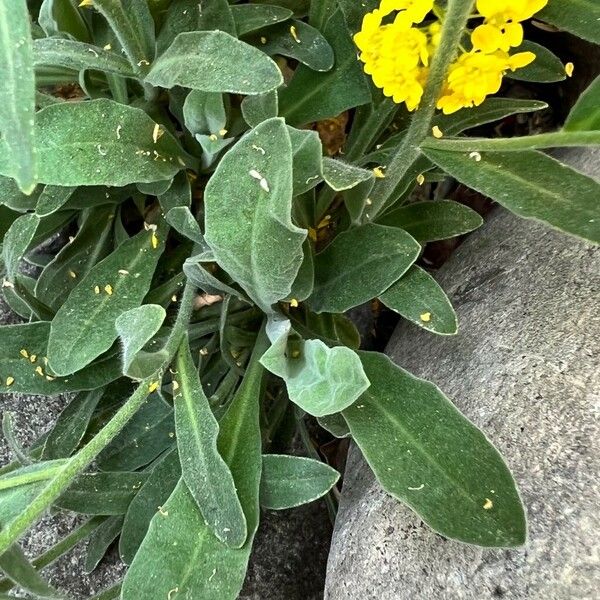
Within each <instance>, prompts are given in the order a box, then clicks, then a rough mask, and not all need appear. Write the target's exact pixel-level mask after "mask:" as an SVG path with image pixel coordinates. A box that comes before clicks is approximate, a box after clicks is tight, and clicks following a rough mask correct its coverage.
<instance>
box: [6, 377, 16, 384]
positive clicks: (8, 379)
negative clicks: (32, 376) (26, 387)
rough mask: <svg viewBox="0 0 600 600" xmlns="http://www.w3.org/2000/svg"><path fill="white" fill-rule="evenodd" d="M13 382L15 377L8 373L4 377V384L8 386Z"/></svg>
mask: <svg viewBox="0 0 600 600" xmlns="http://www.w3.org/2000/svg"><path fill="white" fill-rule="evenodd" d="M14 382H15V378H14V377H11V376H10V375H9V376H8V377H7V378H6V386H7V387H10V386H11V385H12V384H13V383H14Z"/></svg>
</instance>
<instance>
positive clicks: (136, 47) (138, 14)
mask: <svg viewBox="0 0 600 600" xmlns="http://www.w3.org/2000/svg"><path fill="white" fill-rule="evenodd" d="M94 8H95V9H96V10H97V11H98V12H99V13H101V14H102V16H103V17H104V18H105V19H106V20H107V22H108V24H109V25H110V27H111V29H112V30H113V32H114V33H115V35H116V36H117V39H118V40H119V44H121V47H122V48H123V52H124V53H125V55H126V56H127V58H128V59H129V62H130V64H131V66H132V67H133V69H134V70H135V71H136V72H145V71H146V70H147V67H148V65H150V63H151V62H152V60H153V59H154V54H155V48H156V45H155V34H154V19H153V18H152V14H151V12H150V9H149V8H148V1H147V0H94Z"/></svg>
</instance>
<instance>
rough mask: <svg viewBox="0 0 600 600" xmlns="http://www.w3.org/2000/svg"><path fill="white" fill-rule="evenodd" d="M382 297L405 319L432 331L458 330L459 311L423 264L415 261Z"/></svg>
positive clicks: (441, 332) (454, 331) (447, 332)
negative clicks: (422, 267)
mask: <svg viewBox="0 0 600 600" xmlns="http://www.w3.org/2000/svg"><path fill="white" fill-rule="evenodd" d="M379 299H380V300H381V302H383V304H385V305H386V306H387V307H388V308H391V309H392V310H393V311H395V312H397V313H398V314H400V315H402V316H403V317H404V318H405V319H408V320H409V321H412V322H413V323H415V324H416V325H419V327H423V328H424V329H427V330H429V331H431V332H433V333H439V334H441V335H453V334H455V333H456V332H457V331H458V321H457V318H456V313H455V312H454V309H453V308H452V304H451V303H450V301H449V300H448V297H447V296H446V294H445V293H444V290H443V289H442V288H441V287H440V286H439V284H438V283H437V281H436V280H435V279H434V278H433V277H432V276H431V275H430V274H429V273H427V271H424V270H423V269H421V268H420V267H417V266H414V265H413V266H412V267H411V268H410V269H409V270H408V272H407V273H406V274H405V275H404V276H403V277H402V278H401V279H400V280H399V281H397V282H396V283H394V285H392V287H390V288H389V289H387V290H386V291H385V292H384V293H383V294H381V295H380V296H379Z"/></svg>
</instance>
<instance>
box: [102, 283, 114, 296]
mask: <svg viewBox="0 0 600 600" xmlns="http://www.w3.org/2000/svg"><path fill="white" fill-rule="evenodd" d="M104 291H105V292H106V293H107V294H108V295H109V296H112V295H113V287H112V285H110V283H107V284H106V285H105V286H104Z"/></svg>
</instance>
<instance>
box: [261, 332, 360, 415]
mask: <svg viewBox="0 0 600 600" xmlns="http://www.w3.org/2000/svg"><path fill="white" fill-rule="evenodd" d="M260 362H261V363H262V364H263V366H264V367H266V368H267V369H268V370H269V371H271V373H274V374H275V375H277V376H278V377H281V378H282V379H283V380H284V381H285V383H286V387H287V391H288V394H289V396H290V399H291V400H292V402H294V403H296V404H297V405H298V406H299V407H300V408H302V410H304V411H306V412H307V413H309V414H311V415H313V416H315V417H322V416H324V415H330V414H332V413H336V412H339V411H341V410H343V409H344V408H346V407H348V406H350V404H352V403H353V402H354V401H355V400H356V399H357V398H358V397H359V396H360V395H361V394H362V393H363V392H364V391H365V390H366V389H367V388H368V387H369V380H368V379H367V376H366V375H365V372H364V370H363V368H362V365H361V363H360V359H359V358H358V356H357V354H356V353H355V352H354V351H353V350H351V349H350V348H346V347H344V346H335V347H334V348H330V347H328V346H327V345H326V344H325V343H323V342H322V341H321V340H306V341H305V340H292V341H288V337H287V335H282V336H281V337H279V339H277V340H276V341H275V342H274V343H273V345H272V346H271V348H269V350H267V351H266V352H265V354H264V355H263V357H262V358H261V361H260Z"/></svg>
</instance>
